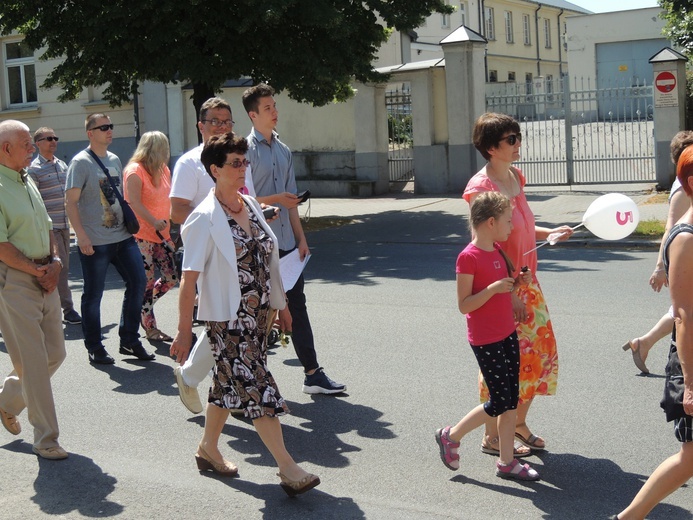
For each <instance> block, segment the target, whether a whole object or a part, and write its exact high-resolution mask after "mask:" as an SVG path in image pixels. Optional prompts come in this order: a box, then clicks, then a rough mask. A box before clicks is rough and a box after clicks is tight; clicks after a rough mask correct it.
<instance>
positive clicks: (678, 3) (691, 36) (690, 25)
mask: <svg viewBox="0 0 693 520" xmlns="http://www.w3.org/2000/svg"><path fill="white" fill-rule="evenodd" d="M659 5H660V7H661V8H662V9H663V12H662V15H661V16H662V18H663V19H664V20H666V25H665V27H664V35H665V36H666V37H667V38H669V39H670V40H671V41H672V42H674V43H675V44H676V45H678V46H679V47H681V49H682V50H683V53H684V54H686V55H689V56H690V55H691V54H692V53H693V0H659Z"/></svg>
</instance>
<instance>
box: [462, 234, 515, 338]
mask: <svg viewBox="0 0 693 520" xmlns="http://www.w3.org/2000/svg"><path fill="white" fill-rule="evenodd" d="M496 247H498V245H497V244H496ZM455 271H456V272H457V274H471V275H473V276H474V280H473V281H472V294H477V293H479V292H481V291H482V290H484V289H486V287H488V286H489V285H491V284H492V283H493V282H495V281H497V280H500V279H501V278H507V276H508V267H507V264H506V263H505V260H504V259H503V257H502V256H501V254H500V253H499V252H498V250H497V249H495V250H493V251H484V250H483V249H479V248H478V247H476V246H475V245H474V244H469V245H468V246H467V247H465V248H464V250H463V251H462V252H461V253H460V254H459V256H458V257H457V264H456V269H455ZM466 317H467V339H468V340H469V343H470V344H471V345H472V346H480V345H488V344H489V343H495V342H497V341H501V340H503V339H505V338H507V337H508V336H510V334H512V332H513V331H514V330H515V319H514V318H513V303H512V299H511V297H510V293H502V294H494V295H493V296H491V298H490V299H489V300H488V301H487V302H486V303H485V304H483V305H482V306H481V307H479V308H478V309H477V310H475V311H472V312H470V313H469V314H466Z"/></svg>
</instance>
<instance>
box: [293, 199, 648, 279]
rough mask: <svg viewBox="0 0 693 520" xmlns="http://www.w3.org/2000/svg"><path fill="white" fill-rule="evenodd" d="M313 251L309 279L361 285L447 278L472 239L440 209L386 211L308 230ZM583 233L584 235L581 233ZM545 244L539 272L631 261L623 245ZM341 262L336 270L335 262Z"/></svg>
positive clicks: (459, 220) (457, 219) (461, 220)
mask: <svg viewBox="0 0 693 520" xmlns="http://www.w3.org/2000/svg"><path fill="white" fill-rule="evenodd" d="M307 235H308V244H309V245H310V247H311V252H312V253H313V256H312V258H311V260H310V262H309V263H308V266H307V268H306V278H307V280H308V281H310V282H318V283H319V282H322V283H335V284H341V285H357V286H358V285H360V286H364V287H368V286H373V285H376V284H379V283H382V282H381V281H380V280H379V279H403V280H433V281H448V280H454V278H455V261H456V259H457V256H458V255H459V253H460V251H462V249H464V248H465V247H466V245H467V244H468V243H469V242H470V240H471V236H470V233H469V229H468V226H467V219H466V217H462V216H459V215H453V214H450V213H446V212H441V211H389V212H384V213H380V214H375V215H366V216H360V217H359V218H358V220H357V221H355V222H354V223H352V224H348V225H344V226H339V227H334V228H328V229H323V230H320V231H312V232H309V233H307ZM585 236H587V235H585ZM576 240H578V241H580V243H576V244H575V246H576V247H567V246H565V245H561V244H559V245H556V246H546V247H544V248H542V249H541V250H540V251H539V261H540V266H539V271H540V272H541V271H542V270H549V271H561V270H568V269H574V268H575V266H574V264H571V261H573V260H574V261H584V260H587V259H588V260H591V261H593V262H595V263H594V267H584V266H581V267H580V269H581V270H584V271H588V270H591V269H602V268H603V267H601V266H599V265H598V264H597V263H605V262H617V261H623V260H626V261H628V260H633V259H635V257H634V256H633V255H632V254H631V253H630V252H629V251H627V250H626V249H617V248H615V247H613V246H610V247H598V248H588V247H587V243H586V242H584V240H580V239H579V237H576ZM335 265H339V266H340V268H339V269H335V268H334V266H335Z"/></svg>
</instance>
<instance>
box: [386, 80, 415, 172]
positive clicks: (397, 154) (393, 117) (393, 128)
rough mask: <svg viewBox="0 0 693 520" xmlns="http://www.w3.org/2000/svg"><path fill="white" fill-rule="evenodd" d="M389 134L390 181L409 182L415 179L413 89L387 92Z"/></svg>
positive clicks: (404, 87) (406, 86)
mask: <svg viewBox="0 0 693 520" xmlns="http://www.w3.org/2000/svg"><path fill="white" fill-rule="evenodd" d="M385 107H386V112H387V134H388V142H389V147H388V154H387V159H388V161H387V162H388V169H389V172H390V182H409V181H413V180H414V153H413V152H414V150H413V147H414V134H413V132H412V118H411V89H410V87H409V86H408V85H406V84H405V85H403V87H402V89H401V90H400V89H396V90H388V91H387V92H385Z"/></svg>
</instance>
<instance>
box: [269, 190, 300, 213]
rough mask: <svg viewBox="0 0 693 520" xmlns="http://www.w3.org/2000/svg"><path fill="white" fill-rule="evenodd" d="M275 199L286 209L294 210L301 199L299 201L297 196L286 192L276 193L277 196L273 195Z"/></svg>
mask: <svg viewBox="0 0 693 520" xmlns="http://www.w3.org/2000/svg"><path fill="white" fill-rule="evenodd" d="M275 197H276V199H277V202H278V203H279V204H281V205H282V206H284V207H285V208H286V209H291V208H295V207H296V206H298V205H299V204H300V203H301V199H299V198H298V196H297V195H294V194H293V193H289V192H288V191H285V192H284V193H278V194H277V195H275Z"/></svg>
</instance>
